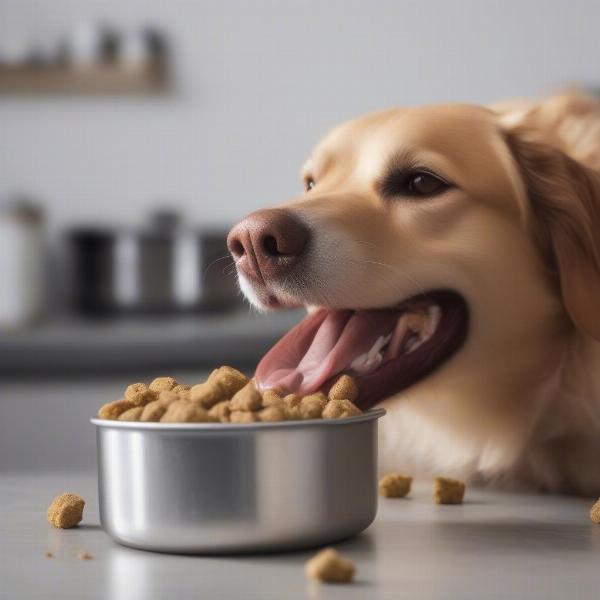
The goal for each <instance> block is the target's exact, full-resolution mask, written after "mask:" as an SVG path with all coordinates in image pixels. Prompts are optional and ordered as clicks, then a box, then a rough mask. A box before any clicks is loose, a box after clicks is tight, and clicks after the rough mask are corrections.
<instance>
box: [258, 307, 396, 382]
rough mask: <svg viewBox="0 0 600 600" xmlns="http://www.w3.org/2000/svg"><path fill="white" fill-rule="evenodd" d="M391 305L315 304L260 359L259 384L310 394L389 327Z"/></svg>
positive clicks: (393, 321) (392, 315) (393, 314)
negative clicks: (339, 306) (354, 307)
mask: <svg viewBox="0 0 600 600" xmlns="http://www.w3.org/2000/svg"><path fill="white" fill-rule="evenodd" d="M397 319H398V313H397V312H395V311H392V310H361V311H351V310H320V311H319V312H317V313H315V314H313V315H309V316H308V317H306V318H305V319H303V320H302V321H301V322H300V323H299V324H298V325H296V326H295V327H294V328H293V329H291V330H290V331H289V332H288V333H287V334H286V335H285V336H284V337H283V338H281V340H279V342H277V344H275V346H273V348H271V350H269V352H267V354H266V355H265V356H264V357H263V359H262V360H261V361H260V363H259V365H258V367H257V369H256V380H257V383H258V385H259V387H260V388H262V389H268V388H273V387H280V388H282V389H284V390H287V391H290V392H297V393H300V394H310V393H312V392H315V391H317V390H318V389H320V387H321V386H322V385H323V383H325V381H327V380H328V379H330V378H331V377H333V376H334V375H336V374H337V373H340V372H341V371H343V370H345V369H347V368H348V366H349V365H350V363H351V362H352V361H353V360H354V359H355V358H356V357H357V356H360V355H361V354H364V353H365V352H368V351H369V350H370V349H371V348H372V347H373V344H375V342H376V341H377V339H378V338H379V337H380V336H386V335H388V334H389V333H391V332H392V331H393V330H394V326H395V324H396V320H397Z"/></svg>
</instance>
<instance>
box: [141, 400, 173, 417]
mask: <svg viewBox="0 0 600 600" xmlns="http://www.w3.org/2000/svg"><path fill="white" fill-rule="evenodd" d="M165 412H167V407H166V406H163V405H162V404H161V403H160V400H155V401H154V402H150V403H149V404H146V406H144V410H143V411H142V414H141V415H140V421H154V422H156V421H160V419H161V417H162V416H163V415H164V414H165Z"/></svg>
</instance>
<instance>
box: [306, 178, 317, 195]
mask: <svg viewBox="0 0 600 600" xmlns="http://www.w3.org/2000/svg"><path fill="white" fill-rule="evenodd" d="M314 187H315V180H314V179H313V178H312V177H307V178H306V179H305V180H304V191H306V192H310V190H312V189H313V188H314Z"/></svg>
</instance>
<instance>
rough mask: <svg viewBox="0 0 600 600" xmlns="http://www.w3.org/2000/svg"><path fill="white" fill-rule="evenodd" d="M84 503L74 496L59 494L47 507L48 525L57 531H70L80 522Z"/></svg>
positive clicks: (81, 499)
mask: <svg viewBox="0 0 600 600" xmlns="http://www.w3.org/2000/svg"><path fill="white" fill-rule="evenodd" d="M84 506H85V501H84V500H83V498H80V497H79V496H77V495H76V494H69V493H66V494H61V495H60V496H56V498H54V500H52V504H50V506H49V507H48V513H47V515H48V523H50V524H51V525H54V527H58V528H59V529H70V528H71V527H75V526H76V525H78V524H79V523H80V522H81V519H82V517H83V507H84Z"/></svg>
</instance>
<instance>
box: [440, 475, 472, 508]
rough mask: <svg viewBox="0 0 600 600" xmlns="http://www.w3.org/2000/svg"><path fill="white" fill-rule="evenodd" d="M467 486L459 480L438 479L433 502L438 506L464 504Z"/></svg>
mask: <svg viewBox="0 0 600 600" xmlns="http://www.w3.org/2000/svg"><path fill="white" fill-rule="evenodd" d="M464 495H465V484H464V483H463V482H462V481H459V480H458V479H451V478H449V477H436V478H435V483H434V489H433V501H434V502H435V503H436V504H462V501H463V497H464Z"/></svg>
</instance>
